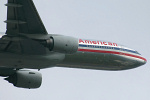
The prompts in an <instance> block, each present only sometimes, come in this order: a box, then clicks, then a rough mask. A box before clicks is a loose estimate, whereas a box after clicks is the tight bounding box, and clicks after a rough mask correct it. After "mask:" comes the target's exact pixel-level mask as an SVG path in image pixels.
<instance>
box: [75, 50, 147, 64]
mask: <svg viewBox="0 0 150 100" xmlns="http://www.w3.org/2000/svg"><path fill="white" fill-rule="evenodd" d="M78 51H84V52H98V53H110V54H119V55H125V56H130V57H134V58H139V59H142V60H145V61H147V60H146V59H145V58H143V57H141V56H137V55H132V54H128V53H122V52H115V51H104V50H91V49H78Z"/></svg>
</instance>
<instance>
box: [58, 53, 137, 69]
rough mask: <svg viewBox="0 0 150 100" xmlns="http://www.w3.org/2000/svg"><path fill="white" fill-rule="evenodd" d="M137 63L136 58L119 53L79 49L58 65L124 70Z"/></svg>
mask: <svg viewBox="0 0 150 100" xmlns="http://www.w3.org/2000/svg"><path fill="white" fill-rule="evenodd" d="M135 64H136V61H135V60H131V59H130V60H129V58H126V57H124V56H121V55H117V54H109V53H94V52H80V51H78V52H77V53H76V54H74V55H66V57H65V59H64V60H63V62H61V63H59V64H57V66H59V67H62V66H63V67H69V68H84V69H98V70H124V69H131V68H134V67H135V66H136V65H135ZM137 66H138V65H137ZM137 66H136V67H137Z"/></svg>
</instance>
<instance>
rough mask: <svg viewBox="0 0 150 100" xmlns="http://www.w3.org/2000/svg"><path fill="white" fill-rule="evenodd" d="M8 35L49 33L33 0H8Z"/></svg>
mask: <svg viewBox="0 0 150 100" xmlns="http://www.w3.org/2000/svg"><path fill="white" fill-rule="evenodd" d="M5 5H6V6H7V20H6V21H4V22H5V23H7V31H6V34H7V35H16V34H21V33H24V34H47V31H46V29H45V27H44V25H43V23H42V21H41V18H40V16H39V14H38V12H37V10H36V8H35V6H34V3H33V1H32V0H8V3H7V4H5Z"/></svg>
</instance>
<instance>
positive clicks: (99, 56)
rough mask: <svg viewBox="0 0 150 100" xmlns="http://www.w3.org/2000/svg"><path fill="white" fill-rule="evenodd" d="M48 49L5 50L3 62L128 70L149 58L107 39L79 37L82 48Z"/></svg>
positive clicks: (12, 65) (13, 65) (10, 65)
mask: <svg viewBox="0 0 150 100" xmlns="http://www.w3.org/2000/svg"><path fill="white" fill-rule="evenodd" d="M45 50H46V53H45V54H39V55H38V54H36V55H35V54H34V55H32V54H17V53H16V54H15V53H11V52H9V53H7V52H1V53H0V56H1V57H3V58H2V59H1V60H0V66H4V67H8V68H33V69H43V68H48V67H55V66H57V67H69V68H84V69H98V70H125V69H131V68H135V67H138V66H140V65H143V64H145V63H146V59H145V58H143V57H142V56H141V55H140V54H139V53H138V52H137V51H135V50H133V49H129V48H127V47H124V46H122V45H119V44H117V43H113V42H106V41H95V40H85V39H78V49H77V51H76V52H75V53H73V54H64V53H58V52H53V51H49V50H47V48H46V47H45ZM20 51H21V50H20ZM8 62H9V63H8Z"/></svg>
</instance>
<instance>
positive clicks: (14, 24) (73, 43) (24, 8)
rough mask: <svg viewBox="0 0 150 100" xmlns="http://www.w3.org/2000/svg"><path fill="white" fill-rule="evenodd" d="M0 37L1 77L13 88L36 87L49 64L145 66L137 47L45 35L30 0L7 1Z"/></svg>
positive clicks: (116, 67) (109, 67)
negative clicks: (3, 30) (3, 28)
mask: <svg viewBox="0 0 150 100" xmlns="http://www.w3.org/2000/svg"><path fill="white" fill-rule="evenodd" d="M5 6H7V20H6V21H4V22H5V23H6V26H7V30H6V32H5V35H3V36H2V38H1V39H0V76H2V77H5V78H4V79H5V80H7V81H8V82H9V83H12V84H13V85H14V86H15V87H20V88H29V89H36V88H39V87H40V86H41V83H42V75H41V73H39V72H38V71H31V70H28V69H38V70H40V69H44V68H51V67H67V68H83V69H95V70H109V71H120V70H127V69H132V68H136V67H139V66H141V65H144V64H145V63H146V62H147V60H146V59H145V58H144V57H143V56H142V55H141V54H140V53H138V52H137V51H136V50H134V49H130V48H128V47H126V46H123V45H120V44H117V43H114V42H107V41H102V40H90V39H78V38H74V37H71V36H63V35H58V34H48V32H47V31H46V29H45V27H44V24H43V22H42V20H41V18H40V16H39V14H38V12H37V10H36V7H35V5H34V3H33V1H32V0H8V2H7V4H5Z"/></svg>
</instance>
